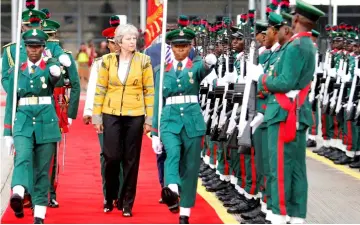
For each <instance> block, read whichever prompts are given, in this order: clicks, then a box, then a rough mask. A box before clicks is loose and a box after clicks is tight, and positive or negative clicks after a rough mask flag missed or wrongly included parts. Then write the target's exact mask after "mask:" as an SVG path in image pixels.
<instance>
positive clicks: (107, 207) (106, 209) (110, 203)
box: [104, 201, 114, 213]
mask: <svg viewBox="0 0 360 225" xmlns="http://www.w3.org/2000/svg"><path fill="white" fill-rule="evenodd" d="M113 209H114V204H113V201H105V203H104V213H107V212H111V211H112V210H113Z"/></svg>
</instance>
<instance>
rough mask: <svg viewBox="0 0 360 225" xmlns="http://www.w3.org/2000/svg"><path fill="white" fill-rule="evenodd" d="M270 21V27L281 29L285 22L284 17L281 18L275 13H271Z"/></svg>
mask: <svg viewBox="0 0 360 225" xmlns="http://www.w3.org/2000/svg"><path fill="white" fill-rule="evenodd" d="M268 20H269V26H273V27H279V26H281V25H282V22H283V18H282V16H280V15H279V14H277V13H275V12H270V13H269V18H268Z"/></svg>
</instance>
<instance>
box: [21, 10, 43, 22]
mask: <svg viewBox="0 0 360 225" xmlns="http://www.w3.org/2000/svg"><path fill="white" fill-rule="evenodd" d="M32 16H33V17H34V16H36V17H38V18H40V19H41V20H44V19H46V14H45V13H44V12H42V11H40V10H36V9H29V10H25V11H24V12H22V14H21V17H22V20H23V24H29V23H30V21H29V20H30V17H32Z"/></svg>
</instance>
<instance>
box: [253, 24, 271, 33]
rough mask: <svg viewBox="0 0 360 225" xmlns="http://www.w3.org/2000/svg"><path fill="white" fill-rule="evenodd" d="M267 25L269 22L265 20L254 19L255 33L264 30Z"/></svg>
mask: <svg viewBox="0 0 360 225" xmlns="http://www.w3.org/2000/svg"><path fill="white" fill-rule="evenodd" d="M268 26H269V24H268V23H267V22H265V21H256V24H255V27H256V34H259V33H264V32H266V30H267V28H268Z"/></svg>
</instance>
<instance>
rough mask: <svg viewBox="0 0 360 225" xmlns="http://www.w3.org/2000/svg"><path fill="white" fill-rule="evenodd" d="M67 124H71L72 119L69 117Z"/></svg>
mask: <svg viewBox="0 0 360 225" xmlns="http://www.w3.org/2000/svg"><path fill="white" fill-rule="evenodd" d="M68 124H69V126H70V125H71V124H72V119H71V118H68Z"/></svg>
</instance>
